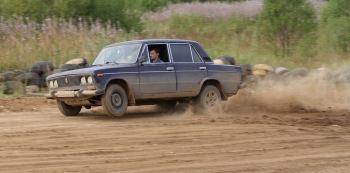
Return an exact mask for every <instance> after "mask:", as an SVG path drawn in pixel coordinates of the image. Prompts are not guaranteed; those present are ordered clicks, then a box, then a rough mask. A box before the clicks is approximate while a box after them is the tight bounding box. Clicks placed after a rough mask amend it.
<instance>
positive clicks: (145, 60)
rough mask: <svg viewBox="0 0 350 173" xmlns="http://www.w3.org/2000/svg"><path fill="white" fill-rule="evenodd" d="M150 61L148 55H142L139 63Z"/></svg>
mask: <svg viewBox="0 0 350 173" xmlns="http://www.w3.org/2000/svg"><path fill="white" fill-rule="evenodd" d="M147 61H148V58H147V57H146V56H143V55H142V56H141V57H140V58H139V63H140V64H143V63H144V62H147Z"/></svg>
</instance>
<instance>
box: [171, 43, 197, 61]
mask: <svg viewBox="0 0 350 173" xmlns="http://www.w3.org/2000/svg"><path fill="white" fill-rule="evenodd" d="M170 49H171V53H172V57H173V61H174V62H193V60H192V55H191V49H190V46H189V45H188V44H170Z"/></svg>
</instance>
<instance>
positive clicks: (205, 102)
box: [195, 85, 222, 111]
mask: <svg viewBox="0 0 350 173" xmlns="http://www.w3.org/2000/svg"><path fill="white" fill-rule="evenodd" d="M221 101H222V98H221V94H220V91H219V89H218V88H217V87H216V86H214V85H206V86H204V88H203V90H202V91H201V93H200V94H199V96H198V97H197V98H196V100H195V102H196V106H197V107H199V108H200V110H204V111H207V110H212V109H214V108H215V107H217V106H218V105H219V104H220V102H221Z"/></svg>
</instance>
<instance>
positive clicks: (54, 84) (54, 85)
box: [53, 80, 58, 88]
mask: <svg viewBox="0 0 350 173" xmlns="http://www.w3.org/2000/svg"><path fill="white" fill-rule="evenodd" d="M53 87H54V88H58V82H57V80H55V81H54V82H53Z"/></svg>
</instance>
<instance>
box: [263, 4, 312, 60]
mask: <svg viewBox="0 0 350 173" xmlns="http://www.w3.org/2000/svg"><path fill="white" fill-rule="evenodd" d="M258 20H259V21H258V30H259V36H260V38H262V39H264V41H268V43H271V44H272V45H273V47H274V49H275V53H276V54H280V53H281V54H282V56H288V55H290V54H291V49H292V47H293V46H296V45H297V44H298V42H299V41H301V40H302V39H304V38H305V37H306V36H307V35H308V34H310V33H311V32H312V31H314V30H315V29H316V27H317V23H316V16H315V12H314V9H313V7H312V6H311V5H310V4H309V3H307V2H306V1H305V0H278V1H276V0H264V6H263V11H262V13H261V14H260V16H259V19H258Z"/></svg>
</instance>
